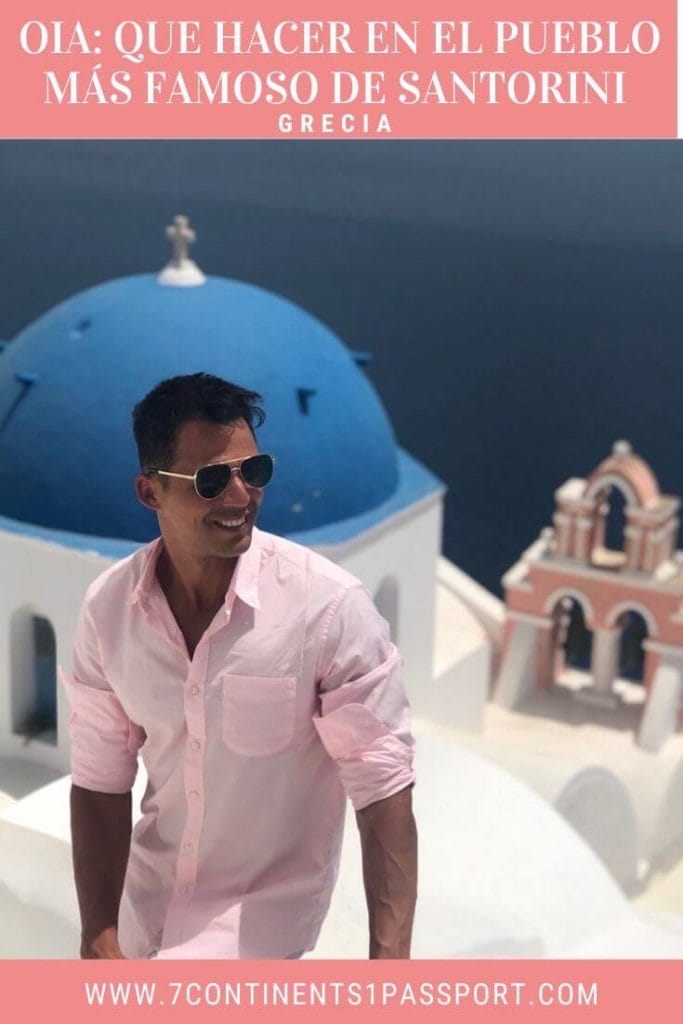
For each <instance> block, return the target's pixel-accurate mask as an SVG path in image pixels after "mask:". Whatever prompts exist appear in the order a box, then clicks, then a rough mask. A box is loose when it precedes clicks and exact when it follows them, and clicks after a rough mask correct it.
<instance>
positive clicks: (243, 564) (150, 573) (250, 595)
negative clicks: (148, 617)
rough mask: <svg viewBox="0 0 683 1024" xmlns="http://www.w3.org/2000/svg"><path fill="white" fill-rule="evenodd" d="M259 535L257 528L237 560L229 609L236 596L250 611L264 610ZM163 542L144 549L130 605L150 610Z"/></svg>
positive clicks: (230, 588) (227, 597) (228, 593)
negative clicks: (149, 604) (261, 600)
mask: <svg viewBox="0 0 683 1024" xmlns="http://www.w3.org/2000/svg"><path fill="white" fill-rule="evenodd" d="M258 533H259V531H258V530H257V529H256V528H255V527H254V529H253V531H252V535H251V544H250V545H249V547H248V549H247V550H246V551H245V552H244V554H243V555H240V556H239V558H238V559H237V565H236V566H235V571H234V573H233V574H232V580H231V581H230V586H229V588H228V592H227V594H226V596H225V601H226V605H227V604H228V603H229V602H230V601H231V600H232V596H233V594H234V595H235V597H239V599H240V601H243V602H244V604H247V605H249V607H250V608H260V607H261V605H260V602H259V594H258V578H259V572H260V569H261V544H260V542H259V537H258ZM163 545H164V542H163V539H162V538H161V537H158V538H157V539H156V540H155V541H152V543H151V544H148V545H147V546H146V548H145V549H144V554H143V559H142V563H141V566H140V575H139V577H138V581H137V583H136V584H135V587H134V588H133V593H132V595H131V599H130V603H131V604H139V605H140V607H141V608H147V607H148V603H149V596H150V594H151V592H152V588H153V587H154V586H155V585H156V565H157V560H158V558H159V555H160V554H161V551H162V549H163Z"/></svg>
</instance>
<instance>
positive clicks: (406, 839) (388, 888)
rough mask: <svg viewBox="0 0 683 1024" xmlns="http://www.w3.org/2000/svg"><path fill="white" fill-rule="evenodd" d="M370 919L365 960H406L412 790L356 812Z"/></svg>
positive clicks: (413, 847) (413, 845) (413, 881)
mask: <svg viewBox="0 0 683 1024" xmlns="http://www.w3.org/2000/svg"><path fill="white" fill-rule="evenodd" d="M356 821H357V822H358V828H359V831H360V838H361V847H362V850H363V881H364V883H365V895H366V898H367V903H368V914H369V921H370V959H371V960H389V959H393V960H407V959H409V957H410V937H411V933H412V929H413V916H414V913H415V900H416V897H417V830H416V827H415V819H414V818H413V811H412V798H411V789H410V787H409V788H408V789H403V790H401V792H400V793H395V794H394V795H393V796H390V797H387V799H386V800H379V801H378V802H377V803H374V804H370V806H369V807H364V808H363V809H362V810H361V811H357V812H356Z"/></svg>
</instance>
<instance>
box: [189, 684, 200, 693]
mask: <svg viewBox="0 0 683 1024" xmlns="http://www.w3.org/2000/svg"><path fill="white" fill-rule="evenodd" d="M190 693H194V694H197V693H199V687H198V686H191V687H190Z"/></svg>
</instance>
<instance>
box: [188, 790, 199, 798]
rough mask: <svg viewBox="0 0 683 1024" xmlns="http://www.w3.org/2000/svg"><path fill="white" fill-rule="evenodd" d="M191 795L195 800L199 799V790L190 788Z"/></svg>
mask: <svg viewBox="0 0 683 1024" xmlns="http://www.w3.org/2000/svg"><path fill="white" fill-rule="evenodd" d="M190 796H191V798H192V799H193V800H199V793H198V792H197V790H196V789H191V790H190Z"/></svg>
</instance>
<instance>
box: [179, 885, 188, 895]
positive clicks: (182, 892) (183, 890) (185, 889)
mask: <svg viewBox="0 0 683 1024" xmlns="http://www.w3.org/2000/svg"><path fill="white" fill-rule="evenodd" d="M189 891H190V887H189V885H181V886H180V895H181V896H187V894H188V892H189Z"/></svg>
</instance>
